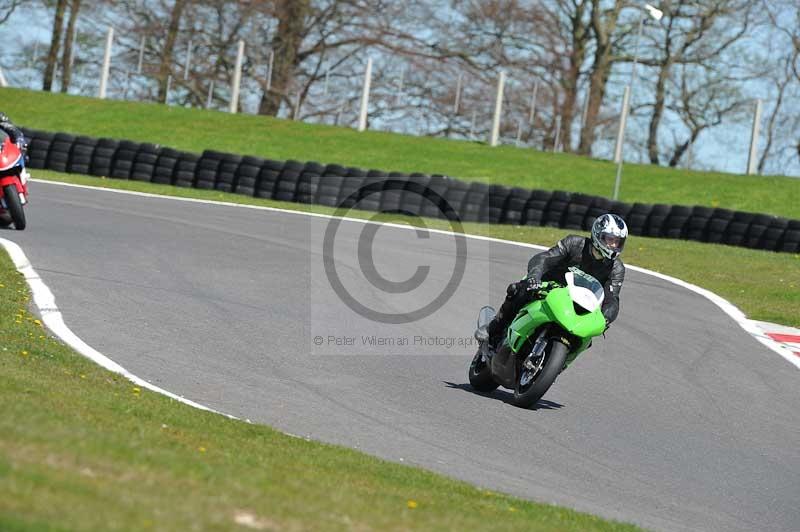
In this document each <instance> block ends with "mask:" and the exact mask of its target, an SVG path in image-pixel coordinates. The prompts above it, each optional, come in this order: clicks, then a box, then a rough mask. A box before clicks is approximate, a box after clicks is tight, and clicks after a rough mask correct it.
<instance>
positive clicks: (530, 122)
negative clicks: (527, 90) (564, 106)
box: [528, 81, 539, 126]
mask: <svg viewBox="0 0 800 532" xmlns="http://www.w3.org/2000/svg"><path fill="white" fill-rule="evenodd" d="M537 94H539V82H538V81H537V82H536V83H534V84H533V94H531V114H530V117H529V118H528V125H530V126H533V119H534V118H536V95H537Z"/></svg>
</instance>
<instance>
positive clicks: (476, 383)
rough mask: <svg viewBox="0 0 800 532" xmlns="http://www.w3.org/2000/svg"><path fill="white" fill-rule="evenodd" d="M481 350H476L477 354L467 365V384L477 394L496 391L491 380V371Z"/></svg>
mask: <svg viewBox="0 0 800 532" xmlns="http://www.w3.org/2000/svg"><path fill="white" fill-rule="evenodd" d="M482 351H483V350H482V349H481V348H478V352H477V353H475V356H474V357H473V359H472V363H471V364H470V365H469V383H470V384H471V385H472V387H473V388H475V389H476V390H477V391H479V392H484V393H488V392H493V391H495V390H496V389H497V386H498V384H497V383H496V382H494V379H492V370H491V369H490V368H489V364H488V363H487V361H486V360H484V358H483V354H482Z"/></svg>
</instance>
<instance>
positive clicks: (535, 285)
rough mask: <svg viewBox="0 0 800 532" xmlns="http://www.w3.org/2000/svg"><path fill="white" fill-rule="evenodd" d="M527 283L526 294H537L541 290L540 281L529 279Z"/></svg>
mask: <svg viewBox="0 0 800 532" xmlns="http://www.w3.org/2000/svg"><path fill="white" fill-rule="evenodd" d="M527 281H528V286H527V289H528V292H538V291H539V290H541V289H542V282H541V281H540V280H538V279H534V278H532V277H529V278H528V279H527Z"/></svg>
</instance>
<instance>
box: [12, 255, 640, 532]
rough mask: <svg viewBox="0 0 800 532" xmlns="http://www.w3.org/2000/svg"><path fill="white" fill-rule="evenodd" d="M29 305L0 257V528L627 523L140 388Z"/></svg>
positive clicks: (581, 527) (575, 526)
mask: <svg viewBox="0 0 800 532" xmlns="http://www.w3.org/2000/svg"><path fill="white" fill-rule="evenodd" d="M29 302H30V296H29V292H28V290H27V285H26V284H25V281H24V279H23V278H22V276H21V275H20V274H19V273H17V271H16V270H15V269H14V267H13V264H12V263H11V261H10V259H9V258H8V256H7V255H6V253H5V252H0V338H2V345H1V346H0V372H2V376H3V378H2V380H0V404H2V405H3V409H2V415H0V486H2V490H0V493H2V497H0V530H3V531H7V532H11V531H34V530H35V531H42V530H97V531H104V532H106V531H114V530H137V531H138V530H165V531H174V530H230V529H241V530H246V529H259V530H437V529H438V530H471V529H474V530H509V529H512V530H513V529H517V530H523V529H524V530H541V531H551V530H564V531H567V530H575V531H628V530H630V531H633V530H637V529H636V528H635V527H633V526H630V525H624V524H619V523H614V522H609V521H605V520H602V519H599V518H596V517H593V516H590V515H586V514H580V513H577V512H574V511H571V510H567V509H563V508H558V507H555V506H549V505H543V504H535V503H531V502H526V501H522V500H519V499H515V498H512V497H508V496H505V495H501V494H498V493H494V492H489V491H485V490H480V489H478V488H476V487H473V486H470V485H468V484H465V483H463V482H457V481H454V480H450V479H448V478H445V477H442V476H439V475H435V474H433V473H429V472H426V471H423V470H421V469H417V468H413V467H408V466H403V465H399V464H393V463H389V462H385V461H382V460H379V459H377V458H372V457H370V456H367V455H365V454H362V453H358V452H356V451H352V450H349V449H345V448H341V447H336V446H332V445H325V444H320V443H316V442H309V441H305V440H302V439H298V438H294V437H290V436H287V435H284V434H282V433H279V432H277V431H275V430H272V429H270V428H269V427H265V426H259V425H250V424H247V423H244V422H240V421H234V420H229V419H227V418H225V417H223V416H219V415H216V414H211V413H208V412H203V411H199V410H195V409H193V408H190V407H188V406H186V405H183V404H181V403H178V402H175V401H173V400H171V399H169V398H167V397H164V396H161V395H158V394H155V393H152V392H149V391H147V390H139V388H137V387H135V386H134V385H132V384H131V383H130V382H128V381H127V380H125V379H123V378H122V377H119V376H117V375H115V374H112V373H110V372H108V371H106V370H104V369H102V368H100V367H99V366H97V365H95V364H93V363H91V362H90V361H88V360H87V359H84V358H82V357H81V356H79V355H78V354H76V353H74V352H73V351H71V350H70V349H69V348H67V347H66V346H64V345H62V344H61V343H60V342H58V341H57V340H55V339H52V338H50V337H49V336H48V335H47V333H46V332H45V331H44V330H43V329H42V326H41V323H40V322H39V321H38V320H36V319H35V316H33V315H31V314H30V313H29V312H28V310H27V307H28V305H29Z"/></svg>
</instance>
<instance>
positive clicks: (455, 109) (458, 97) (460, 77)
mask: <svg viewBox="0 0 800 532" xmlns="http://www.w3.org/2000/svg"><path fill="white" fill-rule="evenodd" d="M463 78H464V74H463V73H461V74H459V75H458V81H457V82H456V101H455V102H454V103H453V114H454V115H458V107H459V105H460V104H461V82H462V80H463Z"/></svg>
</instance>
